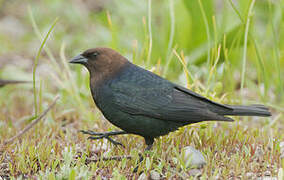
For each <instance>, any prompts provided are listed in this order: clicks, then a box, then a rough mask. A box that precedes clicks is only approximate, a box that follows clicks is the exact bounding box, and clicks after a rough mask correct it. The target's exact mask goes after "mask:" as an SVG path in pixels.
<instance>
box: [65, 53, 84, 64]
mask: <svg viewBox="0 0 284 180" xmlns="http://www.w3.org/2000/svg"><path fill="white" fill-rule="evenodd" d="M87 61H88V59H87V58H85V57H84V56H82V55H81V54H79V55H78V56H75V57H74V58H72V59H71V61H69V63H77V64H86V63H87Z"/></svg>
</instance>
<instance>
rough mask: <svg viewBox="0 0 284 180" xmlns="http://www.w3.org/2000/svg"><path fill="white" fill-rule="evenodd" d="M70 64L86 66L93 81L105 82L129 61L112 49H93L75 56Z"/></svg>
mask: <svg viewBox="0 0 284 180" xmlns="http://www.w3.org/2000/svg"><path fill="white" fill-rule="evenodd" d="M70 63H77V64H82V65H84V66H85V67H86V68H87V69H88V70H89V72H90V75H91V79H92V78H93V79H94V80H97V81H99V80H103V79H105V78H107V77H110V76H112V75H114V74H115V73H117V72H118V71H119V70H120V69H121V68H122V67H124V65H125V64H126V63H128V60H127V59H126V58H125V57H123V56H122V55H120V54H119V53H118V52H116V51H115V50H113V49H110V48H102V47H100V48H93V49H88V50H86V51H85V52H83V53H81V54H79V55H78V56H75V57H74V58H73V59H71V61H70Z"/></svg>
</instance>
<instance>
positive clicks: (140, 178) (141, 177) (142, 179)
mask: <svg viewBox="0 0 284 180" xmlns="http://www.w3.org/2000/svg"><path fill="white" fill-rule="evenodd" d="M138 180H147V176H146V174H145V173H142V174H141V175H140V176H139V178H138Z"/></svg>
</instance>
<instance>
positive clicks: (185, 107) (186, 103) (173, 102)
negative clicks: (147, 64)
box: [110, 68, 230, 123]
mask: <svg viewBox="0 0 284 180" xmlns="http://www.w3.org/2000/svg"><path fill="white" fill-rule="evenodd" d="M110 88H111V89H112V92H113V96H114V103H115V104H116V105H117V106H118V108H119V110H121V111H124V112H126V113H129V114H133V115H143V116H148V117H153V118H157V119H161V120H167V121H176V122H181V123H186V122H199V121H204V120H224V121H226V120H230V119H229V118H227V117H223V116H220V115H218V114H217V113H215V112H213V111H211V110H210V109H211V108H212V107H215V106H216V108H217V109H218V108H219V109H227V108H229V107H227V106H225V105H222V104H218V103H215V102H213V101H211V100H209V99H206V98H205V97H202V96H201V95H199V94H196V93H194V92H192V91H190V90H188V89H186V88H183V87H180V86H177V85H175V84H173V83H171V82H169V81H167V80H165V79H163V78H161V77H159V76H157V75H155V74H153V73H151V72H149V71H146V70H143V69H141V68H135V69H134V70H133V69H131V70H128V71H127V72H126V73H123V74H122V75H121V76H120V77H119V78H118V79H116V80H114V81H113V82H112V83H111V85H110Z"/></svg>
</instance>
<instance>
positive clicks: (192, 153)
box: [182, 146, 206, 167]
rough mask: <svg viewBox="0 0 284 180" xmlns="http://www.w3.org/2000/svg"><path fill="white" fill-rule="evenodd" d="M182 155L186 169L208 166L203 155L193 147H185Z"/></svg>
mask: <svg viewBox="0 0 284 180" xmlns="http://www.w3.org/2000/svg"><path fill="white" fill-rule="evenodd" d="M182 153H183V154H182V155H183V161H184V162H185V165H186V167H190V166H191V167H202V166H204V165H205V164H206V161H205V158H204V157H203V155H202V153H201V152H200V151H198V150H196V149H194V148H193V147H192V146H186V147H184V148H183V150H182Z"/></svg>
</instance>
